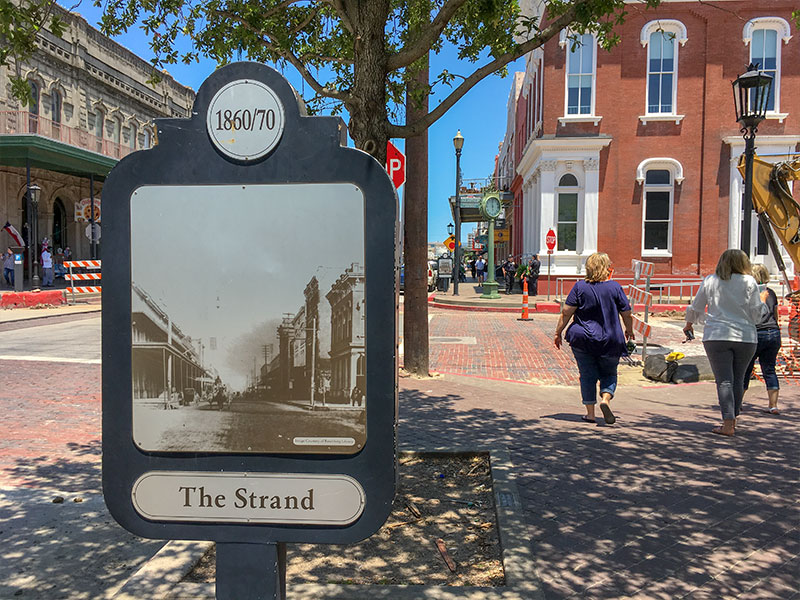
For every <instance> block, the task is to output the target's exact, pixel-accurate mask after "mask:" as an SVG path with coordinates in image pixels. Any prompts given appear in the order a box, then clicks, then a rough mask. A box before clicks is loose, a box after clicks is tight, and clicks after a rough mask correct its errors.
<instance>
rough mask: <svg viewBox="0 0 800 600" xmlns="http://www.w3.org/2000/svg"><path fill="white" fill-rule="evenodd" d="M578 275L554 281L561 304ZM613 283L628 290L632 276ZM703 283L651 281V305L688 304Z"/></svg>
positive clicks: (681, 280) (687, 280) (692, 279)
mask: <svg viewBox="0 0 800 600" xmlns="http://www.w3.org/2000/svg"><path fill="white" fill-rule="evenodd" d="M582 279H583V277H582V276H580V275H575V276H569V277H558V278H557V279H556V298H558V302H560V303H561V304H563V303H564V300H566V298H567V294H568V292H567V291H566V290H567V287H568V285H569V284H574V283H575V282H576V281H580V280H582ZM614 281H616V282H618V283H619V284H620V285H621V286H622V287H623V288H624V289H627V288H628V285H629V284H633V283H634V278H633V277H632V276H622V277H617V276H616V275H615V276H614ZM701 283H703V280H702V279H698V278H696V277H695V278H691V279H677V280H675V279H660V280H659V279H652V280H651V281H650V292H651V293H652V294H653V304H674V303H675V301H676V300H677V303H678V304H684V303H685V304H688V303H689V302H691V301H692V298H694V295H695V294H696V293H697V290H698V289H699V288H700V284H701Z"/></svg>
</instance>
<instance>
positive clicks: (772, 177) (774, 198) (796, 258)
mask: <svg viewBox="0 0 800 600" xmlns="http://www.w3.org/2000/svg"><path fill="white" fill-rule="evenodd" d="M738 169H739V172H740V173H741V174H742V177H744V173H745V157H744V154H743V155H742V156H741V157H740V158H739V165H738ZM781 184H783V186H785V185H786V182H779V181H778V180H777V178H776V173H775V165H774V164H772V163H768V162H766V161H764V160H761V159H760V158H759V157H758V156H756V157H754V159H753V208H755V210H756V212H757V213H758V214H766V215H767V216H768V217H769V221H770V223H771V224H772V227H773V229H774V230H775V234H776V235H777V236H778V238H780V241H781V243H782V244H783V247H784V248H786V250H787V252H788V253H789V255H790V256H791V257H792V262H794V267H795V273H800V236H798V232H799V231H800V205H798V204H797V201H795V200H794V198H792V197H791V196H790V195H789V194H788V193H786V192H785V191H784V189H785V188H782V186H781Z"/></svg>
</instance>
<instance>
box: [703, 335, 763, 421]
mask: <svg viewBox="0 0 800 600" xmlns="http://www.w3.org/2000/svg"><path fill="white" fill-rule="evenodd" d="M703 347H705V349H706V356H708V362H710V363H711V370H712V371H713V372H714V379H716V381H717V400H718V401H719V409H720V411H721V412H722V418H723V419H735V418H736V417H738V416H739V413H740V412H742V398H743V397H744V380H745V377H750V373H752V371H748V370H747V365H749V364H750V360H751V359H752V358H753V354H755V352H756V344H748V343H746V342H727V341H716V340H714V341H708V342H703Z"/></svg>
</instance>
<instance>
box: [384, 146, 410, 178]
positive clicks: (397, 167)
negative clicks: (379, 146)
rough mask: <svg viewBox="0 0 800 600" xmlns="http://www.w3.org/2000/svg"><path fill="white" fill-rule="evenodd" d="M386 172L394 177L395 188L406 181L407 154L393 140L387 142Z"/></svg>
mask: <svg viewBox="0 0 800 600" xmlns="http://www.w3.org/2000/svg"><path fill="white" fill-rule="evenodd" d="M386 172H387V173H389V177H391V178H392V183H393V184H394V187H395V189H400V186H401V185H403V184H404V183H405V182H406V155H405V154H403V153H402V152H400V150H398V149H397V146H395V145H394V144H393V143H392V142H386Z"/></svg>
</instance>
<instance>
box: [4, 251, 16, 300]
mask: <svg viewBox="0 0 800 600" xmlns="http://www.w3.org/2000/svg"><path fill="white" fill-rule="evenodd" d="M3 277H4V278H5V280H6V283H7V284H8V285H9V286H10V287H11V289H12V290H13V289H14V253H13V252H12V251H11V248H10V247H9V248H8V249H6V251H5V253H4V254H3Z"/></svg>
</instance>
